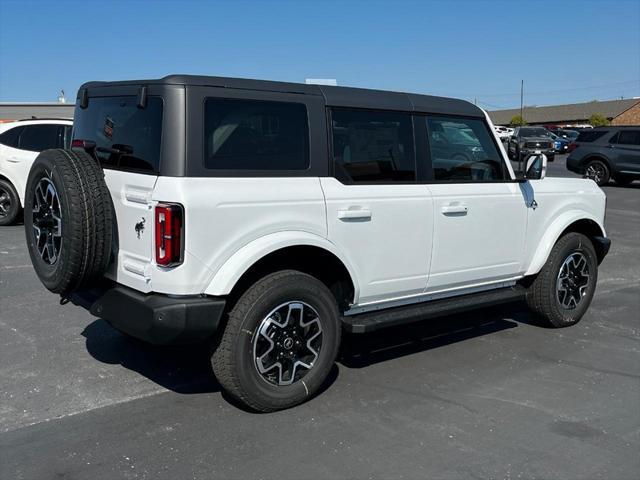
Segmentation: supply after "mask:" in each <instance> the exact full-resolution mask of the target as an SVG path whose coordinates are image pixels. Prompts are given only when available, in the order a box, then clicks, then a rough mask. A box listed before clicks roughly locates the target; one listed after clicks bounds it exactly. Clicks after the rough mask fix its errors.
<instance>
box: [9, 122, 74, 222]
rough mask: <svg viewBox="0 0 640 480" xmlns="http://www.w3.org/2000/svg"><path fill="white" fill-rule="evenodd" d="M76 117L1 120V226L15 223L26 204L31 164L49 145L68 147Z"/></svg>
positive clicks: (50, 146) (51, 146)
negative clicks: (26, 189)
mask: <svg viewBox="0 0 640 480" xmlns="http://www.w3.org/2000/svg"><path fill="white" fill-rule="evenodd" d="M72 126H73V120H69V119H45V118H41V119H30V120H18V121H15V122H7V123H1V124H0V226H2V225H10V224H12V223H13V222H14V221H15V220H16V219H17V218H18V216H19V214H20V211H21V210H22V206H23V205H24V191H25V188H26V186H27V177H28V176H29V169H30V168H31V164H32V163H33V161H34V160H35V159H36V157H37V156H38V154H39V153H40V152H41V151H43V150H47V149H49V148H68V147H69V145H70V141H71V128H72Z"/></svg>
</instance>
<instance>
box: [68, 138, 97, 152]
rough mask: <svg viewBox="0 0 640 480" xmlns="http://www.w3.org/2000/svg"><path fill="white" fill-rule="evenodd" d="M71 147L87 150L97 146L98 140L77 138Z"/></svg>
mask: <svg viewBox="0 0 640 480" xmlns="http://www.w3.org/2000/svg"><path fill="white" fill-rule="evenodd" d="M71 148H84V149H85V150H91V149H94V148H96V142H94V141H92V140H82V139H79V138H76V139H75V140H73V141H72V142H71Z"/></svg>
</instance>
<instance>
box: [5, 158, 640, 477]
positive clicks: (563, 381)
mask: <svg viewBox="0 0 640 480" xmlns="http://www.w3.org/2000/svg"><path fill="white" fill-rule="evenodd" d="M549 174H550V176H554V175H566V176H571V175H572V174H570V173H569V172H567V171H566V170H565V169H564V156H559V157H557V158H556V161H555V162H554V163H553V164H551V165H550V167H549ZM605 191H606V193H607V196H608V205H607V218H606V227H607V230H608V234H609V236H610V237H611V238H612V241H613V245H612V249H611V252H610V254H609V256H608V257H607V258H606V260H605V261H604V263H603V264H602V266H601V270H600V278H599V282H598V290H597V292H596V296H595V299H594V302H593V304H592V306H591V308H590V310H589V311H588V313H587V314H586V316H585V317H584V318H583V320H582V322H581V323H580V324H578V325H577V326H575V327H572V328H568V329H562V330H550V329H547V328H544V327H542V326H539V325H538V324H536V322H535V320H534V319H533V318H532V317H531V316H530V315H529V314H528V313H527V311H526V310H525V309H524V308H523V306H522V305H520V304H513V305H508V306H504V307H501V308H493V309H489V310H482V311H477V312H473V313H471V314H467V315H457V316H453V317H447V318H444V319H439V320H437V321H435V320H434V321H430V322H424V323H423V324H420V325H418V326H416V327H413V328H407V327H404V328H401V329H395V330H391V331H385V332H381V333H379V334H375V335H368V336H365V337H348V338H346V341H345V345H344V348H343V353H342V358H341V361H340V362H339V363H338V365H337V367H336V368H335V369H334V371H333V373H332V376H331V381H330V385H328V387H329V388H327V389H326V391H324V392H323V393H322V394H321V395H319V396H318V397H316V398H314V399H313V400H311V401H310V402H308V403H306V404H304V405H302V406H299V407H297V408H294V409H291V410H288V411H283V412H278V413H275V414H268V415H259V414H253V413H248V412H246V411H243V410H241V409H239V408H238V407H236V406H234V405H233V404H232V403H230V402H229V400H228V399H227V398H226V396H225V395H223V394H221V392H220V389H219V387H218V385H217V383H216V380H215V378H214V376H213V374H212V372H211V368H210V366H209V364H208V358H207V352H206V351H205V350H204V349H200V348H193V347H189V348H157V347H152V346H148V345H145V344H142V343H140V342H137V341H134V340H131V339H128V338H126V337H124V336H122V335H121V334H119V333H118V332H116V331H114V330H113V329H111V328H110V327H109V326H108V325H107V324H106V323H105V322H104V321H102V320H99V319H96V318H94V317H92V316H91V315H90V314H89V313H88V312H86V311H84V310H82V309H81V308H79V307H75V306H73V305H70V304H69V305H65V306H61V305H59V302H58V298H57V297H56V296H54V295H51V294H49V293H48V292H47V291H46V290H45V289H44V287H42V286H41V284H40V283H39V281H38V280H37V278H36V275H35V273H34V272H33V270H32V267H31V264H30V261H29V258H28V254H27V251H26V248H25V245H24V240H23V236H24V233H23V228H22V226H14V227H4V228H0V478H3V479H5V478H6V479H20V478H24V479H41V478H73V479H77V478H87V479H115V478H150V479H158V478H171V479H186V478H238V479H244V480H246V479H253V478H281V479H286V478H295V479H301V478H330V479H334V478H354V479H356V478H357V479H364V478H407V479H415V478H452V479H454V478H499V479H506V478H549V479H556V478H563V479H573V478H585V479H596V478H602V479H607V480H614V479H637V478H640V454H639V453H640V313H639V312H640V182H635V183H634V184H632V185H631V186H629V187H626V188H622V187H617V186H615V185H611V186H608V187H605Z"/></svg>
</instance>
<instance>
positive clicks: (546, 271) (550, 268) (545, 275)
mask: <svg viewBox="0 0 640 480" xmlns="http://www.w3.org/2000/svg"><path fill="white" fill-rule="evenodd" d="M576 252H579V253H582V254H583V255H584V256H585V257H586V259H587V264H588V268H589V275H590V279H589V284H588V287H587V289H586V292H585V294H584V296H583V297H582V300H581V301H580V303H579V304H578V305H577V307H576V308H574V309H572V310H567V309H565V308H563V307H562V305H561V304H560V301H559V300H558V295H557V281H558V275H559V272H560V268H561V266H562V264H563V263H564V261H565V260H566V259H567V258H568V257H569V256H570V255H572V254H573V253H576ZM597 281H598V258H597V255H596V252H595V249H594V248H593V244H592V243H591V240H589V239H588V238H587V237H586V236H584V235H582V234H581V233H575V232H572V233H568V234H566V235H564V236H563V237H561V238H560V239H559V240H558V241H557V243H556V244H555V245H554V247H553V249H552V250H551V253H550V254H549V258H548V259H547V262H546V263H545V264H544V266H543V267H542V270H540V273H539V274H538V275H537V277H536V278H535V280H534V281H533V283H532V284H531V285H530V286H529V289H528V291H527V294H526V299H527V304H528V305H529V308H530V309H531V310H532V311H533V312H534V313H536V314H538V315H539V316H540V317H541V319H542V320H543V321H544V322H545V323H546V324H547V325H548V326H550V327H555V328H560V327H568V326H571V325H575V324H576V323H578V322H579V321H580V319H581V318H582V316H583V315H584V314H585V312H586V311H587V308H589V305H590V304H591V300H592V299H593V295H594V293H595V289H596V283H597Z"/></svg>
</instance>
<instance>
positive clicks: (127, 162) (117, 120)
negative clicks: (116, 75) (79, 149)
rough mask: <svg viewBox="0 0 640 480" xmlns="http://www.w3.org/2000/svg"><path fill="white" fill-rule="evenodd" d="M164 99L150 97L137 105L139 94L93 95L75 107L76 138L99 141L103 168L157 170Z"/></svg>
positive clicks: (74, 129) (98, 151) (141, 170)
mask: <svg viewBox="0 0 640 480" xmlns="http://www.w3.org/2000/svg"><path fill="white" fill-rule="evenodd" d="M162 109H163V107H162V98H160V97H156V96H149V97H148V98H147V106H146V107H145V108H138V100H137V97H136V96H123V97H91V98H90V99H89V105H88V107H87V108H85V109H82V108H79V107H76V111H75V117H74V128H73V138H74V140H75V139H77V140H91V141H93V142H95V143H96V147H97V148H96V154H97V155H98V158H99V159H100V163H101V164H102V166H103V167H107V168H115V169H119V170H131V171H140V172H154V173H157V172H158V170H159V166H160V146H161V138H162Z"/></svg>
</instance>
